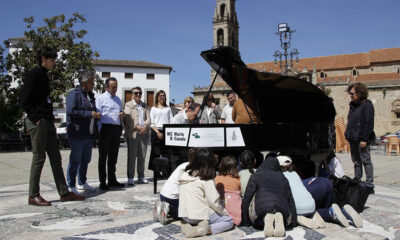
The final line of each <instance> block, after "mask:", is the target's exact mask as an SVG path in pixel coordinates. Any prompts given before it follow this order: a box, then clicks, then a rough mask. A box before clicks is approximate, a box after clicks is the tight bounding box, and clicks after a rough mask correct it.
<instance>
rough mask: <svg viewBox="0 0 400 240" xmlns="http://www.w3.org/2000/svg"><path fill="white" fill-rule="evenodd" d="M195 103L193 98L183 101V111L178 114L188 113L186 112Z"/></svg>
mask: <svg viewBox="0 0 400 240" xmlns="http://www.w3.org/2000/svg"><path fill="white" fill-rule="evenodd" d="M192 103H194V100H193V98H192V97H190V96H188V97H186V98H185V99H184V100H183V109H182V110H181V111H179V112H178V113H181V112H186V110H188V109H189V107H190V105H191V104H192Z"/></svg>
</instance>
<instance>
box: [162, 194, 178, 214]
mask: <svg viewBox="0 0 400 240" xmlns="http://www.w3.org/2000/svg"><path fill="white" fill-rule="evenodd" d="M160 200H161V201H163V202H167V203H169V214H170V215H171V217H173V218H178V209H179V198H178V199H171V198H167V197H164V196H163V195H162V194H160Z"/></svg>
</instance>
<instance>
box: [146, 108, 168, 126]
mask: <svg viewBox="0 0 400 240" xmlns="http://www.w3.org/2000/svg"><path fill="white" fill-rule="evenodd" d="M150 119H151V126H152V127H154V126H155V127H157V128H158V129H163V125H164V124H169V123H170V122H171V120H172V111H171V108H170V107H168V106H167V107H164V108H157V107H152V108H151V111H150Z"/></svg>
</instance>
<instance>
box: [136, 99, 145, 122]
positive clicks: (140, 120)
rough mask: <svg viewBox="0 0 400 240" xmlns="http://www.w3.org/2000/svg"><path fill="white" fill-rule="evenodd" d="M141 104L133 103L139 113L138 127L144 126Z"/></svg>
mask: <svg viewBox="0 0 400 240" xmlns="http://www.w3.org/2000/svg"><path fill="white" fill-rule="evenodd" d="M141 103H142V102H141V101H140V102H139V103H136V102H135V108H136V109H137V110H138V112H139V126H143V125H144V111H143V107H142V104H141Z"/></svg>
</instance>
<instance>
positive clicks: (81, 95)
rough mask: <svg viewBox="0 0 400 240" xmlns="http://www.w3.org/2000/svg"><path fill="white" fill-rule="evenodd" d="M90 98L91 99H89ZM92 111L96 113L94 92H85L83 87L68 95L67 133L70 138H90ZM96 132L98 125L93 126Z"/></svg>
mask: <svg viewBox="0 0 400 240" xmlns="http://www.w3.org/2000/svg"><path fill="white" fill-rule="evenodd" d="M87 96H89V99H90V101H89V99H88V98H87ZM92 111H95V99H94V94H93V92H85V91H83V89H82V87H81V86H78V87H76V88H75V89H73V90H71V91H70V92H69V93H68V95H67V133H68V137H69V138H79V139H82V138H89V137H90V136H91V134H90V123H91V120H92ZM93 128H94V131H96V130H97V129H96V128H97V124H93Z"/></svg>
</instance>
